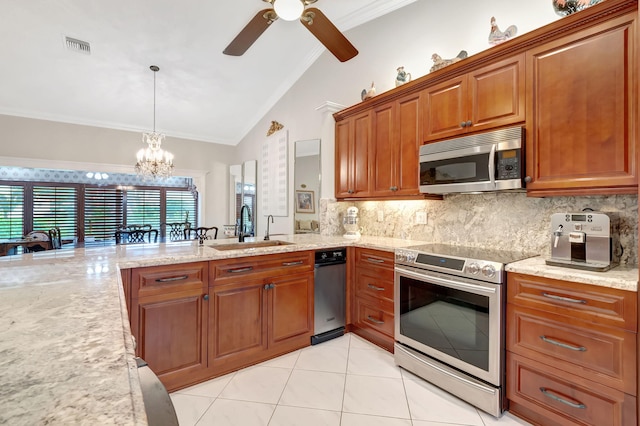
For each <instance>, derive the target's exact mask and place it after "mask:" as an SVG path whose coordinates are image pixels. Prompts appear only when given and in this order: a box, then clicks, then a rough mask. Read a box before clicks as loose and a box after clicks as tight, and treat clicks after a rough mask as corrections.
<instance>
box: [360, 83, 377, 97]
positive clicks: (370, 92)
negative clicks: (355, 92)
mask: <svg viewBox="0 0 640 426" xmlns="http://www.w3.org/2000/svg"><path fill="white" fill-rule="evenodd" d="M375 95H376V86H375V85H374V84H373V81H372V82H371V87H370V88H369V89H368V90H367V89H362V93H360V98H362V100H363V101H366V100H367V99H371V98H373V97H374V96H375Z"/></svg>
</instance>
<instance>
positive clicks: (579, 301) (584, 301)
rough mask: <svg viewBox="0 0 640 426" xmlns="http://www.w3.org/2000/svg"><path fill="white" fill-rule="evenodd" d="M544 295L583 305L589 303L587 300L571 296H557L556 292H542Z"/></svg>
mask: <svg viewBox="0 0 640 426" xmlns="http://www.w3.org/2000/svg"><path fill="white" fill-rule="evenodd" d="M542 295H543V296H544V297H548V298H549V299H553V300H560V301H561V302H569V303H581V304H583V305H586V304H587V301H586V300H583V299H572V298H570V297H562V296H556V295H555V294H549V293H542Z"/></svg>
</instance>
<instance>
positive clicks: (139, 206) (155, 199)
mask: <svg viewBox="0 0 640 426" xmlns="http://www.w3.org/2000/svg"><path fill="white" fill-rule="evenodd" d="M126 203H127V209H126V217H125V223H126V224H127V225H151V227H152V228H153V229H160V190H159V189H131V190H127V191H126Z"/></svg>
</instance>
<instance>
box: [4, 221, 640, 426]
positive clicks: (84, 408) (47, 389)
mask: <svg viewBox="0 0 640 426" xmlns="http://www.w3.org/2000/svg"><path fill="white" fill-rule="evenodd" d="M272 239H273V240H276V239H277V240H282V241H287V242H291V243H294V244H292V245H279V246H274V247H267V248H247V249H241V250H224V251H221V250H215V246H216V245H219V244H229V243H230V242H231V241H230V240H215V241H207V242H206V243H205V244H204V245H203V246H199V245H198V244H197V242H191V241H187V242H175V243H166V244H135V245H120V246H108V247H95V248H83V249H75V250H66V249H63V250H49V251H43V252H38V253H33V254H27V255H22V256H5V257H0V265H1V266H2V271H3V273H2V274H0V300H2V303H0V383H2V384H3V386H2V388H1V389H0V424H5V423H6V424H11V425H33V424H92V425H93V424H100V425H108V424H126V425H146V424H147V419H146V414H145V412H144V403H143V401H142V394H141V390H140V384H139V378H138V373H137V368H136V365H135V360H134V356H135V351H134V349H133V344H132V339H131V331H130V328H129V321H128V316H127V310H126V304H125V300H124V293H123V291H122V285H121V279H120V274H119V271H120V270H121V269H126V268H134V267H144V266H154V265H162V264H171V263H186V262H197V261H208V260H216V259H226V258H235V257H244V256H253V255H261V254H270V253H284V252H292V251H300V250H317V249H327V248H336V247H345V246H357V247H363V248H372V249H377V250H385V251H391V252H392V251H394V250H395V249H398V248H404V247H409V246H413V245H419V244H424V243H426V242H423V241H416V240H401V239H393V238H385V237H368V236H362V237H361V238H359V239H357V240H350V239H345V238H343V237H327V236H320V235H309V234H302V235H286V236H277V237H273V238H272ZM507 271H510V272H521V273H526V274H532V275H540V276H545V277H550V278H558V279H565V280H572V281H578V282H585V283H588V284H596V285H605V286H608V287H616V288H623V289H625V290H633V291H636V290H637V280H638V269H637V268H635V269H634V268H622V267H618V268H615V269H613V270H611V271H608V272H606V273H595V272H584V271H579V270H572V269H567V268H559V267H552V266H546V265H545V264H544V259H543V258H541V257H535V258H531V259H527V260H523V261H520V262H514V263H512V264H509V265H508V266H507Z"/></svg>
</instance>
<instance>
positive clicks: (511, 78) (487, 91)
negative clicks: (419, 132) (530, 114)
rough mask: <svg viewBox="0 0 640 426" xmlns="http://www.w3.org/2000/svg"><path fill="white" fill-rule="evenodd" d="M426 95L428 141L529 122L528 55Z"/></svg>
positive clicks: (441, 85)
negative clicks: (527, 103) (526, 61)
mask: <svg viewBox="0 0 640 426" xmlns="http://www.w3.org/2000/svg"><path fill="white" fill-rule="evenodd" d="M423 93H424V101H425V108H424V141H425V142H430V141H434V140H438V139H443V138H448V137H454V136H461V135H464V134H465V133H468V132H475V131H479V130H486V129H490V128H494V127H499V126H504V125H509V124H514V123H520V122H523V121H524V120H525V66H524V54H520V55H516V56H514V57H510V58H507V59H504V60H500V61H498V62H495V63H492V64H490V65H487V66H485V67H482V68H480V69H477V70H474V71H471V72H469V73H466V74H463V75H459V76H456V77H453V78H451V79H449V80H446V81H444V82H442V83H438V84H435V85H433V86H431V87H428V88H427V89H425V90H424V91H423Z"/></svg>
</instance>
